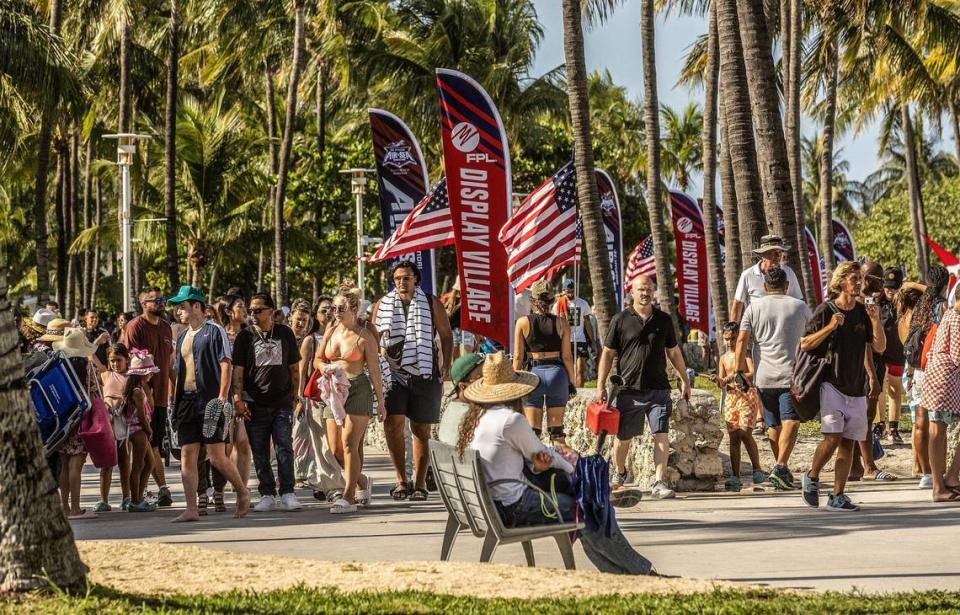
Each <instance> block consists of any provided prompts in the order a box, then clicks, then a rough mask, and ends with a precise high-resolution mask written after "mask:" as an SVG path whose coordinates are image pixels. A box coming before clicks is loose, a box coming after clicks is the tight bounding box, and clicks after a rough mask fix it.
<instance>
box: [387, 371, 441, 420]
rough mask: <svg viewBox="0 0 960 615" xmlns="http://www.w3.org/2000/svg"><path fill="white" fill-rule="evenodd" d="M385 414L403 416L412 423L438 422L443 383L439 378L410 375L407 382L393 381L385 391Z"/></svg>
mask: <svg viewBox="0 0 960 615" xmlns="http://www.w3.org/2000/svg"><path fill="white" fill-rule="evenodd" d="M386 397H387V399H386V400H385V401H386V406H387V415H389V416H394V415H400V416H405V417H407V418H408V419H410V420H411V421H413V422H414V423H422V424H427V425H432V424H434V423H439V422H440V401H441V399H442V397H443V383H442V382H441V381H440V378H438V377H436V376H434V377H433V378H419V377H417V376H411V377H410V380H409V383H408V384H406V385H401V384H399V383H398V382H394V383H393V388H391V389H390V392H388V393H387V396H386Z"/></svg>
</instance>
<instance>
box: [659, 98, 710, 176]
mask: <svg viewBox="0 0 960 615" xmlns="http://www.w3.org/2000/svg"><path fill="white" fill-rule="evenodd" d="M660 115H661V118H662V119H663V140H662V142H661V146H660V153H661V156H663V161H662V172H663V174H664V176H665V177H666V178H667V179H668V180H669V181H670V182H672V183H675V184H676V185H677V187H678V188H680V190H682V191H683V192H686V191H687V190H688V189H689V187H690V176H691V175H692V174H693V173H695V172H698V171H702V170H703V166H702V165H703V142H702V137H703V122H704V114H703V113H702V112H701V111H700V107H699V106H698V105H697V104H696V103H694V102H690V103H687V106H686V107H684V108H683V110H682V111H680V112H679V113H678V112H677V111H675V110H674V109H671V108H670V107H668V106H666V105H663V106H661V109H660Z"/></svg>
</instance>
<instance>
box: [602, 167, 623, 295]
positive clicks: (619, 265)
mask: <svg viewBox="0 0 960 615" xmlns="http://www.w3.org/2000/svg"><path fill="white" fill-rule="evenodd" d="M597 193H598V194H599V195H600V213H601V217H602V219H603V234H604V235H605V236H606V238H607V254H609V255H610V275H611V276H612V277H613V292H614V296H616V298H617V305H619V304H620V302H622V301H623V297H624V294H623V293H624V289H623V224H621V220H620V200H619V199H618V198H617V189H616V188H615V187H614V185H613V180H612V179H610V176H609V175H607V173H606V172H605V171H601V170H600V169H597Z"/></svg>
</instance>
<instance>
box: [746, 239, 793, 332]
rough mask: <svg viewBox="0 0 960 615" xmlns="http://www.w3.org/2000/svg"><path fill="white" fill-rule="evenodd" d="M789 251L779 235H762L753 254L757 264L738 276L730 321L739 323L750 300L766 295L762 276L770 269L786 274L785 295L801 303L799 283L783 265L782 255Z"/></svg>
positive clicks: (789, 269) (788, 247)
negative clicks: (773, 268) (756, 258)
mask: <svg viewBox="0 0 960 615" xmlns="http://www.w3.org/2000/svg"><path fill="white" fill-rule="evenodd" d="M789 250H790V246H788V245H787V244H785V243H784V242H783V238H782V237H780V236H779V235H764V236H763V237H761V238H760V246H759V247H757V248H756V249H754V251H753V253H754V254H756V255H757V256H758V257H760V260H759V262H757V264H756V265H753V266H752V267H748V268H747V269H745V270H744V271H743V273H741V274H740V281H739V282H738V283H737V290H736V292H735V293H734V295H733V305H732V306H730V320H732V321H733V322H740V318H741V317H742V316H743V310H744V309H745V308H746V307H747V306H748V305H750V301H751V300H752V299H757V298H758V297H764V296H766V294H767V291H766V289H765V288H764V275H765V274H766V273H767V270H768V269H770V268H771V267H780V268H781V269H783V271H784V273H786V274H787V282H788V284H787V293H786V294H787V295H788V296H790V297H793V298H795V299H799V300H801V301H803V300H804V299H803V291H802V290H801V288H800V281H799V280H798V279H797V274H796V273H794V271H793V269H791V268H790V267H788V266H787V265H785V264H783V255H784V254H785V253H786V252H788V251H789Z"/></svg>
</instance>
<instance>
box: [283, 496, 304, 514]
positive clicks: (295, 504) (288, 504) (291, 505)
mask: <svg viewBox="0 0 960 615" xmlns="http://www.w3.org/2000/svg"><path fill="white" fill-rule="evenodd" d="M280 505H281V506H283V510H285V511H287V512H291V511H295V510H303V504H301V503H300V500H298V499H297V496H296V495H295V494H293V493H284V494H283V495H281V496H280Z"/></svg>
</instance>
